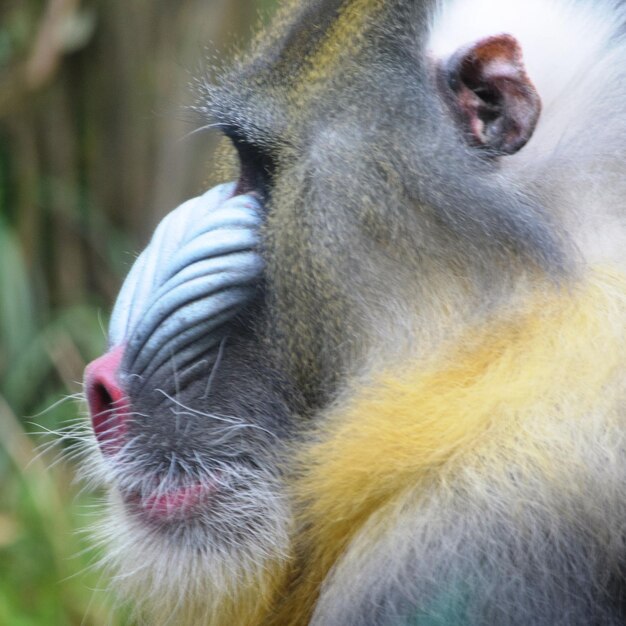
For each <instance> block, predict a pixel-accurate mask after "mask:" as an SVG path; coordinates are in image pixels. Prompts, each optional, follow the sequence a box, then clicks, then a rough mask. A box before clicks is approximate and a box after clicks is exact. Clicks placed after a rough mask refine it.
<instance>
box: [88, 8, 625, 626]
mask: <svg viewBox="0 0 626 626" xmlns="http://www.w3.org/2000/svg"><path fill="white" fill-rule="evenodd" d="M198 109H200V110H201V111H202V112H203V113H204V114H205V115H206V116H207V117H208V119H209V120H210V122H211V123H212V124H214V125H216V126H217V127H219V129H220V130H221V132H222V133H223V135H224V146H223V149H222V150H221V152H220V157H219V159H218V161H219V164H218V165H219V167H220V168H221V171H223V172H224V175H225V177H226V176H227V177H228V179H231V180H235V181H236V182H233V183H226V184H223V185H221V186H218V187H216V188H214V189H212V190H210V191H208V192H207V193H205V194H204V195H202V196H200V197H198V198H196V199H194V200H190V201H188V202H186V203H185V204H183V205H182V206H181V207H179V208H178V209H176V210H175V211H174V212H173V213H171V214H170V215H168V216H167V217H166V218H165V220H164V221H163V223H162V224H161V225H160V226H159V228H158V229H157V231H156V233H155V235H154V238H153V239H152V241H151V243H150V244H149V245H148V247H147V249H146V250H145V251H144V252H143V254H142V255H141V256H140V257H139V258H138V260H137V262H136V263H135V265H134V267H133V268H132V270H131V272H130V275H129V276H128V278H127V280H126V282H125V284H124V286H123V288H122V291H121V293H120V296H119V298H118V300H117V303H116V305H115V309H114V312H113V316H112V319H111V325H110V333H109V340H110V351H109V352H108V353H107V354H106V355H105V356H103V357H101V358H100V359H98V360H97V361H95V362H94V363H92V364H91V365H89V367H88V369H87V372H86V376H85V392H86V397H87V400H88V403H89V407H90V413H91V421H92V426H93V435H95V437H94V436H92V437H91V441H92V442H93V445H91V446H89V452H88V455H87V462H86V466H85V469H84V474H85V475H86V476H88V477H91V478H92V479H93V480H96V481H100V482H102V483H104V484H105V485H106V486H107V489H108V493H109V505H108V515H107V519H106V520H105V521H104V522H103V524H102V528H101V532H102V533H103V534H104V537H105V539H106V542H107V544H108V551H107V557H106V562H107V565H108V566H109V567H110V568H111V569H112V570H113V573H114V576H113V580H114V581H115V583H116V585H115V586H116V588H117V592H118V593H120V594H121V595H122V596H123V597H124V598H126V599H128V600H129V601H130V602H131V603H133V604H134V606H136V610H137V619H138V620H139V621H142V620H143V621H142V623H146V624H151V625H152V624H171V625H173V626H178V625H193V626H203V625H206V626H260V625H268V626H306V625H308V624H312V625H314V626H463V625H467V626H592V625H596V626H611V625H613V626H616V625H618V624H625V623H626V2H623V1H621V0H302V1H293V2H285V3H284V6H283V7H282V8H281V9H280V10H279V13H278V15H277V16H276V18H275V20H274V22H273V23H272V24H271V25H270V26H269V28H268V29H267V30H266V31H265V32H264V33H262V34H261V35H260V36H259V37H258V38H257V39H256V40H255V41H254V42H253V44H252V45H251V47H250V50H249V51H248V52H247V53H246V54H245V55H242V57H241V58H240V59H239V60H238V61H237V62H236V63H234V64H233V65H232V66H231V67H230V68H229V69H228V70H226V71H222V72H220V73H219V75H218V77H217V78H216V79H215V80H212V81H211V82H208V81H206V82H202V84H201V89H200V101H199V104H198ZM225 179H226V178H225Z"/></svg>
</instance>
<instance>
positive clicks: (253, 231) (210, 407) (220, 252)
mask: <svg viewBox="0 0 626 626" xmlns="http://www.w3.org/2000/svg"><path fill="white" fill-rule="evenodd" d="M261 220H262V209H261V206H260V204H259V202H258V200H256V199H255V197H253V196H251V195H235V185H234V184H227V185H221V186H218V187H216V188H215V189H212V190H211V191H209V192H207V193H206V194H204V195H203V196H201V197H199V198H195V199H193V200H190V201H188V202H186V203H185V204H183V205H182V206H181V207H179V208H178V209H176V210H175V211H173V212H172V213H170V214H169V215H168V216H167V217H166V218H165V219H164V220H163V222H162V223H161V224H160V225H159V227H158V228H157V230H156V232H155V234H154V237H153V239H152V241H151V242H150V244H149V246H148V247H147V249H146V250H145V251H144V252H143V253H142V254H141V256H140V257H139V258H138V259H137V261H136V262H135V264H134V266H133V268H132V270H131V272H130V274H129V276H128V278H127V279H126V282H125V283H124V286H123V288H122V291H121V293H120V294H119V297H118V300H117V302H116V305H115V309H114V312H113V315H112V319H111V324H110V329H109V343H110V350H109V352H107V354H105V355H104V356H102V357H101V358H99V359H97V360H96V361H94V362H93V363H91V364H90V365H89V366H88V368H87V371H86V375H85V390H86V395H87V400H88V403H89V408H90V413H91V418H92V424H93V432H94V435H95V438H96V441H97V444H98V447H99V454H98V455H97V456H95V457H94V458H93V459H92V460H93V463H92V465H91V471H92V472H93V473H95V474H96V477H97V478H98V479H102V480H104V482H105V483H106V484H107V485H108V486H109V489H110V519H109V521H108V522H107V523H106V524H105V525H103V532H104V534H105V537H106V541H107V543H108V546H109V558H110V560H111V562H112V564H114V567H115V569H116V570H118V569H119V570H121V576H122V578H123V584H122V585H120V587H121V589H122V591H123V592H124V593H126V594H129V595H131V596H132V597H134V598H137V597H144V598H146V603H147V604H149V605H150V606H159V607H163V610H165V611H169V612H171V613H172V614H173V615H177V614H178V612H179V610H180V607H178V608H177V604H178V603H179V602H180V598H181V597H182V596H184V597H185V598H186V599H185V610H184V615H186V616H187V617H186V619H207V620H208V619H209V617H208V615H209V613H208V612H207V611H208V609H206V608H203V607H202V605H203V604H204V603H206V600H207V594H208V595H212V594H213V595H215V594H218V593H219V594H227V593H228V594H231V595H237V594H240V593H241V594H243V590H245V589H246V588H247V587H254V588H255V591H256V592H258V588H259V586H262V585H261V584H260V582H259V581H258V580H257V579H258V578H259V577H260V575H261V574H262V573H263V574H264V575H265V576H267V570H270V569H271V568H272V567H275V564H276V562H277V561H281V560H282V559H284V558H285V556H286V554H287V551H288V548H287V533H288V524H289V519H290V516H289V513H288V510H287V505H286V503H285V499H284V497H283V495H282V491H283V489H282V487H281V484H280V483H281V477H280V471H279V459H280V456H281V452H282V445H281V442H284V441H286V440H287V438H288V432H289V429H288V423H287V416H288V414H289V410H290V405H289V390H288V387H287V385H286V383H284V382H283V381H282V380H281V378H280V376H279V374H278V373H276V372H274V371H273V370H272V365H271V361H270V360H269V358H268V351H267V350H263V349H261V347H260V346H259V345H258V341H257V340H255V339H254V338H255V337H257V336H258V333H259V328H258V322H257V321H256V319H255V318H256V313H255V312H256V311H257V310H258V309H259V307H260V306H262V304H261V303H262V300H263V297H264V294H263V286H262V275H263V271H264V262H263V259H262V256H261V254H260V253H259V251H258V248H259V229H260V223H261ZM211 590H214V591H211ZM181 594H182V595H181ZM240 602H241V601H240ZM212 604H214V605H215V607H217V606H218V605H219V604H221V603H220V602H216V601H212ZM221 610H222V611H224V609H223V608H222V609H221ZM179 618H180V616H179Z"/></svg>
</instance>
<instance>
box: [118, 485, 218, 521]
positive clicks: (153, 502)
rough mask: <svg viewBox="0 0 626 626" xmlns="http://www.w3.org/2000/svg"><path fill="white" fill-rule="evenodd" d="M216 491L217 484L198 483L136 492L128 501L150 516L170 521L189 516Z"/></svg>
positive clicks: (158, 519) (153, 518)
mask: <svg viewBox="0 0 626 626" xmlns="http://www.w3.org/2000/svg"><path fill="white" fill-rule="evenodd" d="M215 492H216V488H215V486H214V485H212V484H210V483H209V484H196V485H189V486H186V487H179V488H176V489H172V490H170V491H165V492H161V491H159V490H156V491H155V492H154V493H152V494H151V495H148V496H141V495H139V494H135V495H133V496H132V497H130V498H129V499H128V502H129V503H130V504H132V506H133V508H135V509H136V510H138V511H139V512H141V513H142V514H143V515H146V516H147V517H148V518H150V519H152V520H155V521H161V522H168V521H175V520H181V519H184V518H186V517H189V516H190V515H191V514H193V513H194V512H196V511H197V510H198V509H199V508H200V507H202V506H203V505H205V504H206V503H207V502H208V500H209V499H210V498H211V496H213V494H215Z"/></svg>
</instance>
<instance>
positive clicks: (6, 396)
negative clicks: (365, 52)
mask: <svg viewBox="0 0 626 626" xmlns="http://www.w3.org/2000/svg"><path fill="white" fill-rule="evenodd" d="M274 4H275V0H256V1H253V0H177V1H176V2H173V1H167V0H134V1H133V2H124V1H123V0H92V1H87V0H83V1H81V0H2V2H1V3H0V624H1V625H5V624H6V625H7V626H56V625H59V626H64V625H74V624H76V625H78V624H83V625H85V626H88V625H100V624H109V625H110V624H118V623H124V621H125V620H124V618H123V616H122V615H121V614H120V613H119V612H115V611H114V610H113V608H112V607H113V600H112V599H111V598H110V597H109V595H108V594H107V593H106V591H103V590H106V580H102V579H101V576H102V573H101V572H99V571H98V569H97V568H94V567H93V564H94V563H95V562H97V559H98V555H97V551H96V550H95V549H94V548H93V547H92V546H90V544H89V540H88V538H87V537H86V536H85V535H84V534H83V533H80V532H78V531H79V530H80V529H83V528H85V527H86V526H88V525H89V517H90V516H92V515H93V516H95V517H97V516H98V510H97V507H96V508H95V509H94V508H93V506H92V505H93V504H94V503H95V502H96V501H97V498H98V494H88V493H82V492H80V491H79V485H77V484H76V481H75V480H74V476H75V475H76V473H77V468H76V467H74V466H73V465H72V462H71V459H69V458H67V459H66V458H64V457H63V456H62V455H61V454H60V453H61V452H62V449H61V448H62V445H61V444H60V443H58V442H57V445H56V446H53V448H50V446H48V445H47V443H46V442H50V441H51V437H45V436H44V435H43V434H42V432H45V431H52V432H54V431H58V430H60V429H62V428H63V427H64V425H66V424H67V423H71V420H73V419H75V418H80V417H81V416H82V417H83V419H85V416H84V407H83V406H82V405H81V403H80V402H78V401H76V400H75V396H76V394H78V393H80V390H81V385H80V380H81V378H82V371H83V369H84V366H85V363H87V362H88V361H90V360H91V359H93V358H95V357H96V356H98V355H99V354H100V353H101V352H102V350H103V349H104V347H105V327H106V317H107V314H106V312H107V311H108V310H109V309H110V306H111V303H112V301H113V299H114V297H115V294H116V292H117V289H118V288H119V285H120V282H121V279H122V277H123V275H124V273H125V272H126V271H127V269H128V267H129V265H130V264H131V263H132V260H133V255H134V251H137V250H138V249H139V248H140V247H141V246H142V245H143V244H144V243H145V241H146V240H147V238H148V236H149V233H150V231H151V229H152V228H153V227H154V225H155V224H156V222H157V221H158V219H159V217H160V216H162V215H163V214H164V213H165V212H166V211H167V210H169V209H171V208H173V207H174V206H176V205H177V204H179V203H180V202H181V201H183V200H184V199H185V198H187V197H189V196H190V195H196V194H197V193H198V192H200V191H201V190H202V187H203V182H204V181H205V180H206V179H207V173H208V168H209V167H210V165H209V164H210V157H211V153H212V151H213V149H214V147H215V141H216V138H215V137H214V136H213V135H211V134H207V133H191V131H193V130H194V129H195V128H198V127H200V126H202V120H199V119H194V118H193V117H192V116H191V115H189V114H188V113H186V112H185V105H188V104H190V103H192V102H193V101H194V98H195V95H194V94H193V93H192V91H191V90H190V89H189V87H188V84H189V82H190V79H191V77H192V76H193V75H194V74H197V73H198V72H206V71H207V68H206V67H205V66H204V63H203V61H204V59H205V58H214V56H213V55H215V54H217V52H222V53H223V51H225V50H228V49H230V48H232V47H233V41H235V42H237V43H240V42H244V41H245V40H246V38H247V36H248V35H249V33H250V32H251V28H252V24H253V23H255V22H256V20H257V13H258V12H259V11H260V12H261V13H268V12H269V11H271V10H272V8H273V5H274ZM207 48H208V49H210V50H211V53H210V54H211V56H209V55H208V53H207V52H206V50H207ZM216 51H217V52H216ZM190 133H191V134H190ZM64 397H65V398H67V401H61V402H59V400H60V399H62V398H64ZM52 440H54V438H52ZM90 511H91V512H90Z"/></svg>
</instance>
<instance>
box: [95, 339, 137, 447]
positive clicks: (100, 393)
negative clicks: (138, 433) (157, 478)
mask: <svg viewBox="0 0 626 626" xmlns="http://www.w3.org/2000/svg"><path fill="white" fill-rule="evenodd" d="M122 356H123V348H121V347H120V348H116V349H114V350H112V351H111V352H108V353H107V354H105V355H104V356H101V357H100V358H99V359H96V360H95V361H93V362H92V363H90V364H89V365H88V366H87V369H86V371H85V393H86V396H87V403H88V404H89V412H90V414H91V423H92V425H93V430H94V433H95V435H96V439H97V440H98V443H99V444H100V448H101V449H102V451H103V452H105V453H109V454H111V453H113V452H115V451H116V450H118V449H119V448H120V447H121V445H122V443H123V436H124V434H125V432H126V421H127V418H128V413H129V408H130V403H129V400H128V397H127V396H126V394H125V393H124V391H123V389H122V388H121V386H120V384H119V382H118V373H119V366H120V363H121V360H122Z"/></svg>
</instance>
